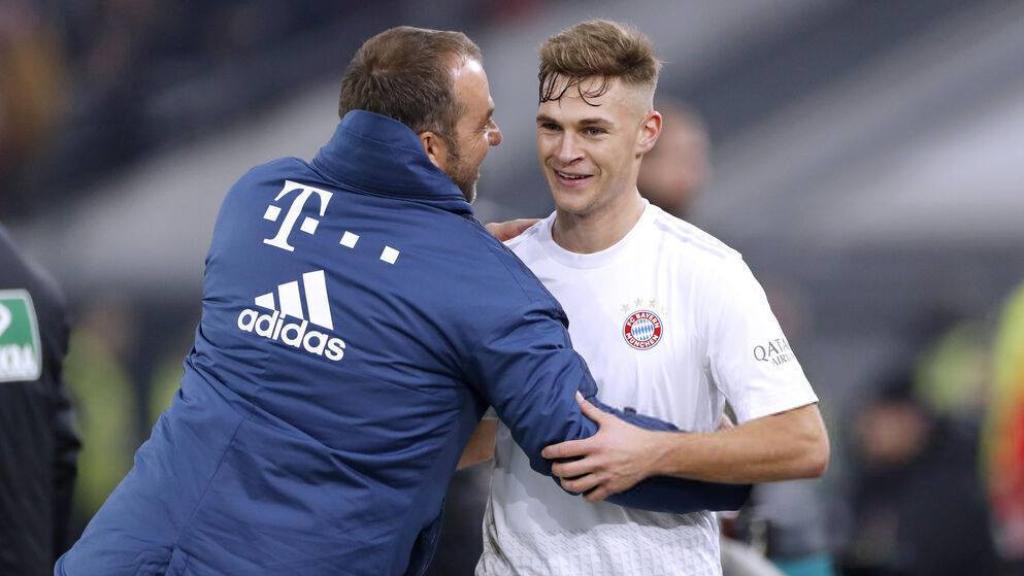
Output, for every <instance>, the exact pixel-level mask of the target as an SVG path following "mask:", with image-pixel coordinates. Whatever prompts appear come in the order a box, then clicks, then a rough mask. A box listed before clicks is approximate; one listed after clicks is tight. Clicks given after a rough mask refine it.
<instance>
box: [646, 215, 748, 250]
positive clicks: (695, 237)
mask: <svg viewBox="0 0 1024 576" xmlns="http://www.w3.org/2000/svg"><path fill="white" fill-rule="evenodd" d="M654 225H655V226H657V227H658V228H659V229H660V230H661V231H662V232H664V233H665V234H668V235H669V236H672V237H673V238H675V239H676V240H679V241H680V242H683V243H685V244H688V245H690V246H693V247H694V248H697V249H699V250H703V251H704V252H707V253H709V254H711V255H713V256H717V257H719V258H723V259H725V258H729V257H730V256H738V255H739V252H737V251H736V250H735V249H733V248H730V247H729V246H727V245H726V244H725V243H723V242H722V241H721V240H718V239H717V238H715V237H713V236H711V235H710V234H707V233H704V232H701V233H700V234H697V233H694V232H692V231H684V230H679V229H678V228H677V227H676V226H673V225H672V223H671V222H665V221H664V220H662V219H661V218H656V219H655V221H654Z"/></svg>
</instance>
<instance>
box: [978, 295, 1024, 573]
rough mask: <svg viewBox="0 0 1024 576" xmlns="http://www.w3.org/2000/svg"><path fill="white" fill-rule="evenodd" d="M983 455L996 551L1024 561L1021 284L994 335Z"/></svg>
mask: <svg viewBox="0 0 1024 576" xmlns="http://www.w3.org/2000/svg"><path fill="white" fill-rule="evenodd" d="M985 455H986V464H987V471H988V482H989V494H990V496H991V499H992V513H993V516H994V518H995V520H996V526H997V532H996V537H997V542H998V543H999V548H1000V552H1002V554H1003V557H1004V558H1006V559H1009V560H1014V561H1017V562H1024V285H1022V286H1021V287H1020V288H1019V289H1018V290H1017V292H1016V293H1014V295H1013V296H1012V297H1011V298H1010V300H1009V303H1008V304H1007V305H1006V308H1005V309H1004V312H1003V316H1002V318H1001V321H1000V324H999V330H998V333H997V334H996V342H995V378H994V381H993V390H992V402H991V404H990V409H989V417H988V422H987V423H986V429H985Z"/></svg>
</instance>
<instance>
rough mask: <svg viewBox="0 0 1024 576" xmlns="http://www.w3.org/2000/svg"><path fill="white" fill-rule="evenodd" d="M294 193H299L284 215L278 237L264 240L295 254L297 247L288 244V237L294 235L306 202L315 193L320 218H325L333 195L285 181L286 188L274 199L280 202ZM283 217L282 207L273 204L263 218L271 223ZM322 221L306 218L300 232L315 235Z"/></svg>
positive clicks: (268, 207) (300, 226) (265, 242)
mask: <svg viewBox="0 0 1024 576" xmlns="http://www.w3.org/2000/svg"><path fill="white" fill-rule="evenodd" d="M292 192H298V195H296V196H295V199H294V200H292V205H291V206H289V207H288V212H287V213H286V214H285V215H284V220H283V221H282V222H281V227H280V228H278V229H277V235H275V236H274V237H273V238H264V239H263V243H264V244H270V245H271V246H273V247H275V248H280V249H282V250H287V251H289V252H294V251H295V247H294V246H292V245H291V244H289V243H288V237H289V236H290V235H291V233H292V228H294V227H295V223H296V222H297V221H298V220H299V215H300V214H302V208H303V207H305V205H306V200H309V197H310V196H312V195H313V194H314V193H315V194H316V195H317V197H318V198H319V199H320V217H321V218H323V216H324V213H326V212H327V204H328V203H329V202H330V201H331V196H332V194H331V193H330V192H328V191H326V190H321V189H319V188H314V187H312V186H307V185H305V184H299V183H297V182H292V181H291V180H285V181H284V188H282V189H281V191H280V192H278V193H277V197H276V198H274V202H278V201H280V200H281V199H282V198H284V197H285V196H287V195H289V194H291V193H292ZM280 217H281V207H280V206H276V205H274V204H271V205H270V206H267V211H266V213H264V214H263V218H264V219H266V220H270V221H271V222H277V220H278V218H280ZM319 223H320V221H319V220H317V219H316V218H310V217H309V216H306V217H305V218H303V219H302V224H300V225H299V230H302V231H303V232H305V233H306V234H313V233H314V232H316V227H317V224H319Z"/></svg>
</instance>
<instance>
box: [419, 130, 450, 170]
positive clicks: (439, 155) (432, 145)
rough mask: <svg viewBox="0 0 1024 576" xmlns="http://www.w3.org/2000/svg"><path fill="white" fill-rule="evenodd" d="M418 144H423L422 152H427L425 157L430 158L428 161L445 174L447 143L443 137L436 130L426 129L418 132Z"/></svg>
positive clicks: (446, 167) (446, 168)
mask: <svg viewBox="0 0 1024 576" xmlns="http://www.w3.org/2000/svg"><path fill="white" fill-rule="evenodd" d="M420 144H422V145H423V152H425V153H426V154H427V158H430V162H431V163H432V164H433V165H434V166H437V167H438V168H440V169H441V171H442V172H444V173H445V174H447V173H448V143H447V142H445V141H444V138H441V137H440V136H439V135H438V134H437V133H436V132H431V131H430V130H426V131H424V132H420Z"/></svg>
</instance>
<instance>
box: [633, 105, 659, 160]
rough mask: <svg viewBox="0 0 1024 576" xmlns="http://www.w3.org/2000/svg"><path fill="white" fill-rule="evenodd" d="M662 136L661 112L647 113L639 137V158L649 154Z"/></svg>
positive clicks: (652, 111)
mask: <svg viewBox="0 0 1024 576" xmlns="http://www.w3.org/2000/svg"><path fill="white" fill-rule="evenodd" d="M660 135H661V112H658V111H657V110H651V111H650V112H648V113H647V117H646V118H644V121H643V123H642V124H641V125H640V133H639V134H638V135H637V142H636V147H637V150H636V155H637V158H639V157H641V156H643V155H644V154H647V153H648V152H650V151H651V148H654V144H655V143H657V142H658V136H660Z"/></svg>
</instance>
